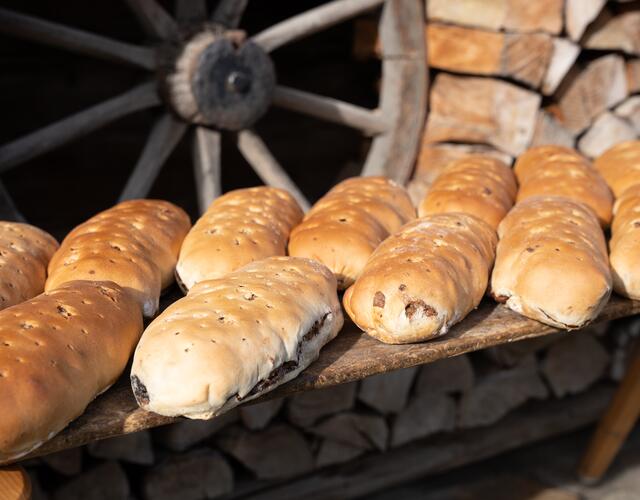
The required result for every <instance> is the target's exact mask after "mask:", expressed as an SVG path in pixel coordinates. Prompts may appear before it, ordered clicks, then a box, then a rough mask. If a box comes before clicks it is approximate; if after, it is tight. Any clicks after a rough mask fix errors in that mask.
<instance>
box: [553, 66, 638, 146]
mask: <svg viewBox="0 0 640 500" xmlns="http://www.w3.org/2000/svg"><path fill="white" fill-rule="evenodd" d="M571 76H573V75H571ZM567 80H568V81H565V82H564V84H563V85H562V88H561V89H560V90H559V91H558V109H559V110H560V113H561V118H562V122H563V124H564V125H565V127H567V129H568V130H569V131H571V132H572V133H574V134H579V133H581V132H582V131H584V130H586V129H587V128H589V126H590V125H591V124H592V122H593V120H594V119H595V118H596V117H597V116H598V115H599V114H600V113H602V112H604V111H606V110H607V109H609V108H611V107H613V106H615V105H616V104H618V103H619V102H621V101H623V100H624V99H625V98H626V97H627V81H626V75H625V66H624V60H623V59H622V57H620V56H618V55H614V54H611V55H607V56H603V57H600V58H598V59H596V60H594V61H592V62H591V63H590V64H589V65H587V67H586V68H584V69H583V70H582V71H580V72H577V74H576V75H575V77H573V78H568V79H567Z"/></svg>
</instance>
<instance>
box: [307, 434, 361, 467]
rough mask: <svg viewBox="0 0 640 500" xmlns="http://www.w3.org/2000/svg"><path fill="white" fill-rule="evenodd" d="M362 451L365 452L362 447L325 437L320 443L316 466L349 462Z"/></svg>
mask: <svg viewBox="0 0 640 500" xmlns="http://www.w3.org/2000/svg"><path fill="white" fill-rule="evenodd" d="M364 453H366V450H363V449H362V448H358V447H356V446H349V445H347V444H344V443H339V442H337V441H332V440H331V439H325V440H323V441H322V443H321V444H320V449H319V450H318V455H317V456H316V467H327V466H329V465H335V464H342V463H345V462H349V461H351V460H353V459H354V458H357V457H359V456H360V455H362V454H364Z"/></svg>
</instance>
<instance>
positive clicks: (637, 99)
mask: <svg viewBox="0 0 640 500" xmlns="http://www.w3.org/2000/svg"><path fill="white" fill-rule="evenodd" d="M613 112H614V113H615V115H616V116H618V117H620V118H622V119H624V120H626V121H627V122H628V123H629V124H630V125H631V126H632V127H633V128H634V130H635V131H636V134H638V135H640V95H634V96H632V97H629V98H628V99H627V100H626V101H624V102H622V103H620V104H619V105H618V106H617V107H616V108H615V109H614V110H613Z"/></svg>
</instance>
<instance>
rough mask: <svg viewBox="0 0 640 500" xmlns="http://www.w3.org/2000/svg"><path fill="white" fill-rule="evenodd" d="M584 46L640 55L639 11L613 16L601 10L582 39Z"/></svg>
mask: <svg viewBox="0 0 640 500" xmlns="http://www.w3.org/2000/svg"><path fill="white" fill-rule="evenodd" d="M582 44H583V46H584V47H586V48H588V49H598V50H621V51H623V52H626V53H627V54H633V55H640V11H629V12H625V13H623V14H620V15H617V16H613V15H612V14H611V13H609V12H606V11H605V12H603V15H601V16H600V17H599V18H598V20H597V21H596V22H595V23H593V24H592V25H591V26H590V27H589V29H588V30H587V32H586V33H585V35H584V38H583V40H582Z"/></svg>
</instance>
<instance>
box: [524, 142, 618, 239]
mask: <svg viewBox="0 0 640 500" xmlns="http://www.w3.org/2000/svg"><path fill="white" fill-rule="evenodd" d="M514 171H515V174H516V177H517V179H518V183H519V184H520V189H519V190H518V197H517V201H518V202H520V201H522V200H526V199H527V198H531V197H532V196H563V197H566V198H570V199H572V200H575V201H578V202H581V203H584V204H585V205H586V206H588V207H589V208H591V210H593V211H594V212H595V214H596V215H597V217H598V220H599V221H600V225H601V226H602V227H607V226H608V225H609V224H610V223H611V209H612V206H613V196H612V194H611V191H610V190H609V187H608V186H607V183H606V182H605V180H604V179H603V177H602V176H601V175H600V174H599V173H598V171H597V170H596V169H595V168H594V167H593V165H592V164H591V163H590V162H589V161H588V160H587V159H586V158H584V157H582V156H581V155H580V154H579V153H577V152H576V151H574V150H572V149H570V148H565V147H562V146H540V147H535V148H531V149H529V150H528V151H526V152H524V153H523V154H522V155H520V156H519V157H518V159H517V160H516V164H515V167H514Z"/></svg>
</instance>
